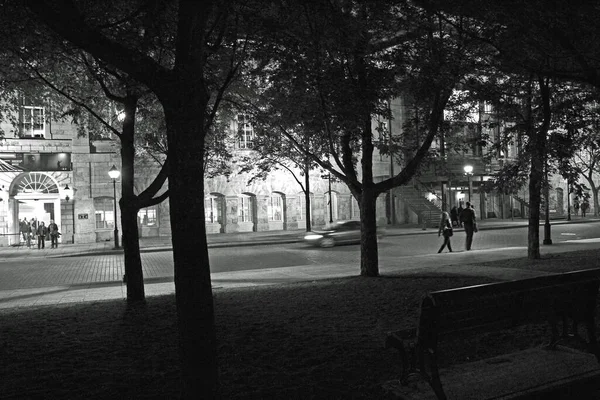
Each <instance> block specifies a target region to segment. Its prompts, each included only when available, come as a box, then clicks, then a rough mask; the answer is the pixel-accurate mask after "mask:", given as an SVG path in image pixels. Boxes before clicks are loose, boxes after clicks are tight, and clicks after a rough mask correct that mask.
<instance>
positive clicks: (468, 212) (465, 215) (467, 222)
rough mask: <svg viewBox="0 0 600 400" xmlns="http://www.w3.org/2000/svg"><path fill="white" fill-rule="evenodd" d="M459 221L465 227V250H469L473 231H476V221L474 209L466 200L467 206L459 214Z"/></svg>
mask: <svg viewBox="0 0 600 400" xmlns="http://www.w3.org/2000/svg"><path fill="white" fill-rule="evenodd" d="M460 221H461V222H462V224H463V226H464V227H465V233H466V234H467V240H466V243H465V248H466V249H467V250H471V245H472V244H473V233H474V232H477V221H476V220H475V210H474V209H473V208H472V206H471V203H470V202H468V201H467V206H466V207H465V209H464V210H463V211H462V213H461V214H460Z"/></svg>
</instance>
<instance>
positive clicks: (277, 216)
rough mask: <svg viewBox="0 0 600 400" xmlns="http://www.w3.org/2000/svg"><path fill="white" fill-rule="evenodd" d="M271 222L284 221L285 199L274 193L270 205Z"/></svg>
mask: <svg viewBox="0 0 600 400" xmlns="http://www.w3.org/2000/svg"><path fill="white" fill-rule="evenodd" d="M268 213H269V221H283V197H282V196H281V195H280V194H278V193H273V194H272V195H271V198H270V199H269V204H268Z"/></svg>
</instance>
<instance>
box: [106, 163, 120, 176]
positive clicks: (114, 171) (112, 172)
mask: <svg viewBox="0 0 600 400" xmlns="http://www.w3.org/2000/svg"><path fill="white" fill-rule="evenodd" d="M108 176H110V179H118V178H119V176H121V171H119V170H118V169H117V167H115V166H114V165H113V166H112V168H111V169H110V170H108Z"/></svg>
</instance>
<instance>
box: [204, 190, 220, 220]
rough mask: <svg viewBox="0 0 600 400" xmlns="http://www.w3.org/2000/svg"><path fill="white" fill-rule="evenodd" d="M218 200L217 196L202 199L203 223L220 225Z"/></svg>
mask: <svg viewBox="0 0 600 400" xmlns="http://www.w3.org/2000/svg"><path fill="white" fill-rule="evenodd" d="M219 205H220V199H219V198H218V197H217V196H212V195H211V196H208V197H206V198H205V199H204V222H206V223H207V224H214V223H221V214H220V212H219V210H220V207H219Z"/></svg>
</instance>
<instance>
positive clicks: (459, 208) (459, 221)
mask: <svg viewBox="0 0 600 400" xmlns="http://www.w3.org/2000/svg"><path fill="white" fill-rule="evenodd" d="M463 210H464V208H463V206H462V203H460V204H459V205H458V210H457V211H458V215H457V216H458V226H459V227H461V228H462V226H463V224H462V217H461V215H462V212H463Z"/></svg>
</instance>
